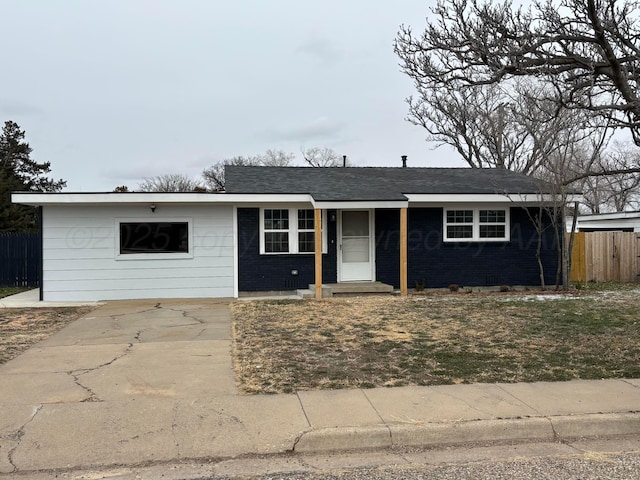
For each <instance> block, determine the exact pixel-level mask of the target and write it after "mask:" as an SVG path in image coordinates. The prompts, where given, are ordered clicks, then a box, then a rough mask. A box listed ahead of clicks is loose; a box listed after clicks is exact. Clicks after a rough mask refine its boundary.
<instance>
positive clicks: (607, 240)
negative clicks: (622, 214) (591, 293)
mask: <svg viewBox="0 0 640 480" xmlns="http://www.w3.org/2000/svg"><path fill="white" fill-rule="evenodd" d="M639 255H640V233H636V232H578V233H576V234H575V239H574V244H573V250H572V252H571V281H572V282H591V281H595V282H610V281H613V282H638V281H640V258H638V256H639Z"/></svg>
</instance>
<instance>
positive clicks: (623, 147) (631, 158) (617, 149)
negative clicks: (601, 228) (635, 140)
mask: <svg viewBox="0 0 640 480" xmlns="http://www.w3.org/2000/svg"><path fill="white" fill-rule="evenodd" d="M634 165H640V152H638V151H637V148H633V146H631V145H629V144H622V143H619V142H616V143H615V145H614V148H613V149H611V150H609V151H607V152H605V153H604V154H603V155H602V156H601V158H599V159H598V161H597V162H595V164H594V165H593V166H592V167H591V171H592V172H593V173H594V175H592V176H589V177H586V178H585V179H584V180H583V181H582V182H581V185H580V186H581V189H582V192H583V194H584V201H583V205H584V206H585V207H586V208H587V210H588V213H606V212H622V211H624V210H637V209H638V208H639V207H640V175H636V174H633V173H612V172H616V171H620V172H626V171H627V170H629V169H630V168H632V167H633V166H634ZM596 172H607V175H595V173H596ZM578 183H579V182H578Z"/></svg>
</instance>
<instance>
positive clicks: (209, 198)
mask: <svg viewBox="0 0 640 480" xmlns="http://www.w3.org/2000/svg"><path fill="white" fill-rule="evenodd" d="M11 201H12V202H13V203H20V204H23V205H34V206H39V205H114V204H116V205H117V204H139V203H158V204H163V203H164V204H167V203H171V204H221V205H225V204H227V205H232V204H247V203H249V204H250V203H255V204H261V203H267V202H268V203H312V202H313V198H312V197H311V195H308V194H291V195H260V194H228V193H211V194H205V193H156V192H153V193H152V192H148V193H147V192H145V193H45V192H16V193H13V194H12V195H11Z"/></svg>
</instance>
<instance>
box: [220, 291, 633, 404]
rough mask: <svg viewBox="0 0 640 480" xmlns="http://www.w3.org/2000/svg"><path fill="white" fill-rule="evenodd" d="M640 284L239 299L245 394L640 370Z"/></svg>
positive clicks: (236, 313)
mask: <svg viewBox="0 0 640 480" xmlns="http://www.w3.org/2000/svg"><path fill="white" fill-rule="evenodd" d="M639 296H640V292H639V291H637V290H631V291H617V292H573V293H572V294H563V295H558V294H555V295H554V294H549V293H545V294H544V295H537V294H526V295H525V294H523V293H519V294H513V293H507V294H502V293H492V294H488V293H484V294H482V293H471V294H466V293H456V294H444V295H443V294H427V295H421V296H417V295H416V296H410V297H409V298H399V297H391V296H372V297H360V298H333V299H325V300H320V301H316V300H306V301H293V300H292V301H278V300H268V301H253V302H236V303H234V304H233V305H232V307H231V308H232V313H233V332H234V353H233V354H234V363H235V369H236V376H237V381H238V385H239V388H240V390H241V391H242V392H244V393H279V392H292V391H296V390H311V389H328V388H353V387H365V388H366V387H380V386H400V385H436V384H452V383H477V382H520V381H526V382H528V381H537V380H550V381H554V380H568V379H573V378H607V377H609V378H610V377H635V376H640V336H639V334H640V302H638V297H639Z"/></svg>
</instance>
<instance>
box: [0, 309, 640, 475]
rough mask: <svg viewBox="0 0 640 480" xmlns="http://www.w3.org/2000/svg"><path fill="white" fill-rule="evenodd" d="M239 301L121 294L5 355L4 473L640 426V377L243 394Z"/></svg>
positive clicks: (1, 406)
mask: <svg viewBox="0 0 640 480" xmlns="http://www.w3.org/2000/svg"><path fill="white" fill-rule="evenodd" d="M231 348H232V342H231V314H230V312H229V308H228V301H225V300H220V299H217V300H213V299H210V300H162V301H158V300H148V301H120V302H109V303H106V304H105V305H103V306H101V307H99V308H97V309H96V310H94V311H92V312H90V313H89V314H87V315H86V316H84V317H83V318H81V319H79V320H77V321H76V322H74V323H72V324H70V325H68V326H67V327H66V328H65V329H63V330H61V331H60V332H58V333H57V334H55V335H53V336H51V337H50V338H48V339H47V340H45V341H43V342H40V343H38V344H37V345H36V346H34V347H33V348H31V349H29V350H27V351H26V352H25V353H23V354H22V355H20V356H19V357H17V358H15V359H13V360H11V361H10V362H7V363H6V364H4V365H0V382H2V385H3V388H2V389H0V411H1V412H2V415H0V474H3V473H5V474H6V473H9V474H10V473H14V472H18V473H24V472H29V471H31V472H36V471H46V472H50V471H52V470H62V471H64V470H73V469H89V468H101V467H109V466H122V465H139V464H147V463H149V464H156V463H158V464H162V463H163V462H180V461H183V460H194V459H207V460H208V461H216V460H218V459H228V458H234V457H242V456H247V455H263V454H272V453H283V452H291V451H295V452H297V453H304V452H320V451H330V450H350V449H358V448H369V449H374V448H386V447H391V446H398V445H401V446H437V445H444V444H448V445H451V444H455V443H473V442H490V441H525V440H527V441H547V442H558V441H565V439H567V438H575V437H579V436H598V435H616V434H617V435H625V434H640V413H639V412H640V380H632V379H627V380H624V379H621V380H597V381H580V380H578V381H571V382H558V383H545V382H539V383H533V384H492V385H488V384H478V385H443V386H435V387H401V388H374V389H368V390H363V389H353V390H333V391H331V390H329V391H327V390H325V391H300V392H297V393H293V394H282V395H254V396H243V395H239V394H238V391H237V389H236V385H235V378H234V374H233V367H232V360H231Z"/></svg>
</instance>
